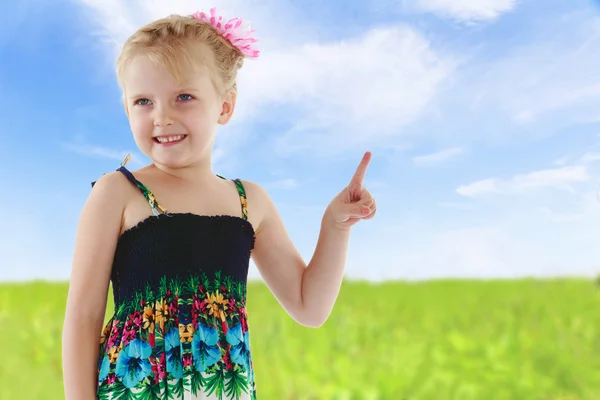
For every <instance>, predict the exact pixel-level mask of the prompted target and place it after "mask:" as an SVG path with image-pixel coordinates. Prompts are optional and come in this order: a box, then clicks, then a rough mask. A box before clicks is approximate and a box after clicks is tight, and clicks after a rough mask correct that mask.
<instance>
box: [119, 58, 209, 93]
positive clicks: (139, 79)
mask: <svg viewBox="0 0 600 400" xmlns="http://www.w3.org/2000/svg"><path fill="white" fill-rule="evenodd" d="M173 64H175V63H173ZM174 67H178V68H177V70H176V71H172V69H175V68H174ZM170 69H171V70H170ZM124 78H125V79H124V83H125V85H126V86H138V87H154V88H160V87H164V88H179V87H194V86H202V87H203V86H204V85H206V84H207V83H210V78H211V71H210V68H209V67H208V66H207V65H205V64H203V63H197V64H194V65H190V66H188V65H185V64H184V65H171V68H169V65H164V63H160V62H156V61H155V60H153V59H152V58H151V57H149V56H148V55H145V54H140V55H136V56H135V57H134V58H133V59H132V60H131V62H130V64H129V65H128V66H127V68H126V69H125V71H124Z"/></svg>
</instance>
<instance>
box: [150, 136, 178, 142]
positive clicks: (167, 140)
mask: <svg viewBox="0 0 600 400" xmlns="http://www.w3.org/2000/svg"><path fill="white" fill-rule="evenodd" d="M181 139H183V135H177V136H170V137H158V138H156V140H158V141H159V142H160V143H168V142H174V141H177V140H181Z"/></svg>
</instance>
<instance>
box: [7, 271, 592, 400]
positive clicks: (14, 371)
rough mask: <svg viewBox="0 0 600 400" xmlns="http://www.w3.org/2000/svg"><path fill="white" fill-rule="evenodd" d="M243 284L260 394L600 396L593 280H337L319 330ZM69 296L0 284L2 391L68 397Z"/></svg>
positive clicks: (572, 399)
mask: <svg viewBox="0 0 600 400" xmlns="http://www.w3.org/2000/svg"><path fill="white" fill-rule="evenodd" d="M248 291H249V294H248V312H249V316H250V320H249V323H250V335H251V347H252V354H253V362H254V366H255V369H256V371H255V373H256V380H257V393H258V399H259V400H268V399H275V400H292V399H339V400H342V399H344V400H345V399H348V400H349V399H369V400H376V399H386V400H388V399H389V400H454V399H456V400H475V399H476V400H503V399H507V400H559V399H561V400H567V399H569V400H576V399H577V400H584V399H585V400H598V399H600V285H598V283H596V282H593V281H591V280H575V279H573V280H568V279H564V280H560V279H557V280H542V281H536V280H515V281H460V280H456V281H453V280H440V281H430V282H420V283H406V282H390V283H385V284H369V283H362V282H344V285H343V287H342V291H341V293H340V297H339V300H338V302H337V304H336V306H335V309H334V311H333V313H332V315H331V317H330V319H329V320H328V321H327V323H326V324H325V325H324V326H323V327H321V328H320V329H311V328H305V327H302V326H300V325H298V324H296V323H295V322H294V321H293V320H292V319H291V318H290V317H288V316H287V314H285V312H284V311H283V310H282V309H281V307H280V306H279V304H278V303H277V302H276V300H275V299H274V298H273V296H272V295H271V293H270V292H269V291H268V289H267V288H266V287H265V286H264V285H263V284H260V283H251V284H249V288H248ZM66 293H67V284H66V283H65V284H54V283H44V282H31V283H27V284H0V354H1V356H2V361H1V362H0V399H3V400H13V399H15V400H21V399H28V400H30V399H31V400H33V399H44V400H54V399H64V395H63V391H62V378H61V350H60V346H61V328H62V322H63V313H64V305H65V300H66ZM111 302H112V298H111ZM111 306H112V304H111V305H110V306H109V310H108V312H111V311H112V307H111Z"/></svg>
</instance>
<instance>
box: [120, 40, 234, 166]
mask: <svg viewBox="0 0 600 400" xmlns="http://www.w3.org/2000/svg"><path fill="white" fill-rule="evenodd" d="M200 50H205V51H208V52H210V49H208V48H201V49H200ZM206 56H212V54H205V55H204V57H203V58H204V59H207V58H206ZM124 78H125V79H124V92H125V109H126V112H127V116H128V118H129V124H130V126H131V130H132V132H133V137H134V140H135V142H136V144H137V145H138V147H139V148H140V150H141V151H142V152H143V153H144V154H145V155H146V156H148V157H149V158H150V159H152V160H153V161H154V162H155V163H157V164H160V165H163V166H166V167H170V168H181V167H188V166H193V165H198V164H200V163H208V164H209V165H210V153H211V150H212V146H213V143H214V138H215V131H216V128H217V124H225V123H227V122H228V121H229V119H230V118H231V114H232V112H233V107H234V101H232V100H234V99H233V98H232V97H231V96H229V98H226V99H223V98H222V97H221V96H219V94H218V92H217V91H216V89H215V87H214V85H213V83H212V81H211V78H210V74H209V69H208V67H206V66H204V65H202V66H198V68H197V69H196V70H195V73H194V74H193V75H190V76H187V77H185V79H184V80H183V82H182V84H181V86H180V85H178V84H177V82H176V81H175V80H174V79H173V77H172V76H171V75H170V74H169V72H168V71H167V70H166V69H165V68H163V67H161V66H158V65H156V64H154V63H153V62H152V61H150V59H149V58H148V57H147V56H145V55H137V56H136V57H135V58H134V59H133V60H131V63H130V64H129V66H128V68H127V70H126V71H125V76H124Z"/></svg>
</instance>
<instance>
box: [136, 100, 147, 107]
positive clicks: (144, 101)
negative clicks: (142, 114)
mask: <svg viewBox="0 0 600 400" xmlns="http://www.w3.org/2000/svg"><path fill="white" fill-rule="evenodd" d="M135 104H138V105H140V106H147V105H148V104H150V100H148V99H138V100H136V101H135Z"/></svg>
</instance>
